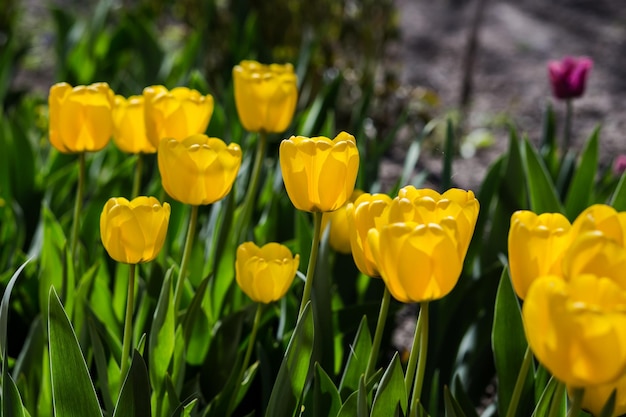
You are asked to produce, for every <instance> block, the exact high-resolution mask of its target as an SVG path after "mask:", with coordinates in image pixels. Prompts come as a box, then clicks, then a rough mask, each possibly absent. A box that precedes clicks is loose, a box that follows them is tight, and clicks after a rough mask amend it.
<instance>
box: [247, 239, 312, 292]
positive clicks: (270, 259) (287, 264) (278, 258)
mask: <svg viewBox="0 0 626 417" xmlns="http://www.w3.org/2000/svg"><path fill="white" fill-rule="evenodd" d="M299 264H300V255H298V254H296V255H295V256H293V255H292V254H291V251H290V250H289V248H287V247H286V246H284V245H281V244H278V243H274V242H272V243H268V244H266V245H264V246H262V247H258V246H257V245H256V244H254V243H253V242H244V243H242V244H241V245H239V247H238V248H237V259H236V261H235V273H236V279H237V284H239V287H240V288H241V290H242V291H243V292H244V293H245V294H246V295H247V296H248V297H250V298H251V299H252V300H253V301H255V302H258V303H266V304H267V303H271V302H272V301H276V300H279V299H280V298H282V297H283V296H284V295H285V294H286V293H287V290H289V287H290V286H291V283H292V282H293V279H294V278H295V276H296V271H297V270H298V265H299Z"/></svg>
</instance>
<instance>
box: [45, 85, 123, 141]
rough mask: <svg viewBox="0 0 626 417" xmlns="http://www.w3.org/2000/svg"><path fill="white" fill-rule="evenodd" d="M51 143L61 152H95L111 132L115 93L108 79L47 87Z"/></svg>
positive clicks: (107, 139) (108, 137) (109, 136)
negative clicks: (48, 90)
mask: <svg viewBox="0 0 626 417" xmlns="http://www.w3.org/2000/svg"><path fill="white" fill-rule="evenodd" d="M48 105H49V109H50V132H49V133H50V143H51V144H52V146H54V147H55V148H56V149H57V150H59V151H60V152H63V153H78V152H95V151H99V150H101V149H102V148H104V147H105V146H106V145H107V143H109V139H110V138H111V134H112V133H113V119H112V116H111V112H112V109H113V106H114V94H113V91H111V89H110V88H109V85H108V84H107V83H95V84H91V85H79V86H76V87H72V86H71V85H69V84H68V83H58V84H55V85H53V86H52V87H51V88H50V95H49V97H48Z"/></svg>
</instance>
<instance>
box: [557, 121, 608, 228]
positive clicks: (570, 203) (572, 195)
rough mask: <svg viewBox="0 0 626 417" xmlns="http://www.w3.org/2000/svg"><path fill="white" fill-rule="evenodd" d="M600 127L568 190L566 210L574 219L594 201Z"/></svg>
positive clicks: (589, 144)
mask: <svg viewBox="0 0 626 417" xmlns="http://www.w3.org/2000/svg"><path fill="white" fill-rule="evenodd" d="M599 135H600V128H599V127H598V128H596V129H595V130H594V131H593V133H592V134H591V137H589V140H588V141H587V145H586V146H585V149H584V150H583V153H582V156H581V159H580V164H579V165H578V168H577V169H576V170H575V171H574V178H573V179H572V183H571V185H570V187H569V190H568V192H567V198H566V200H565V212H566V213H567V217H568V218H569V219H570V220H571V221H573V220H574V219H575V218H576V216H578V214H579V213H580V212H581V211H583V210H584V209H585V208H586V207H587V206H588V205H589V203H590V202H591V201H592V196H593V194H594V184H595V180H596V174H597V171H598V148H599V146H598V137H599Z"/></svg>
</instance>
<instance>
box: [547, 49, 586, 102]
mask: <svg viewBox="0 0 626 417" xmlns="http://www.w3.org/2000/svg"><path fill="white" fill-rule="evenodd" d="M591 67H593V61H592V60H591V59H589V58H587V57H581V58H575V57H571V56H567V57H565V58H563V59H562V60H561V61H550V62H549V63H548V74H549V76H550V84H551V85H552V93H553V94H554V96H555V97H556V98H558V99H562V100H564V99H571V98H576V97H580V96H582V95H583V93H584V92H585V83H586V82H587V74H588V73H589V71H590V70H591Z"/></svg>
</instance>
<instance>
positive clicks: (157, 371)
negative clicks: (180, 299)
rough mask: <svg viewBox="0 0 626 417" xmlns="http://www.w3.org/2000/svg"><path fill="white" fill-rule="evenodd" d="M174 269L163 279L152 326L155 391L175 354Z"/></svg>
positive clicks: (151, 350) (152, 366)
mask: <svg viewBox="0 0 626 417" xmlns="http://www.w3.org/2000/svg"><path fill="white" fill-rule="evenodd" d="M171 276H172V269H171V268H170V269H169V270H168V271H167V274H166V275H165V279H164V280H163V286H162V287H161V294H160V295H159V301H158V302H157V307H156V310H155V311H154V319H153V321H152V326H151V327H150V339H149V344H148V346H149V347H148V349H149V352H150V355H149V356H150V382H151V384H152V388H153V389H154V392H155V393H157V392H160V390H161V387H162V385H163V382H164V378H165V376H166V374H167V369H168V368H169V366H170V362H171V361H172V355H173V354H174V343H175V340H176V333H175V329H174V300H173V296H172V288H171V287H172V285H171ZM157 400H158V398H157Z"/></svg>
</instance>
